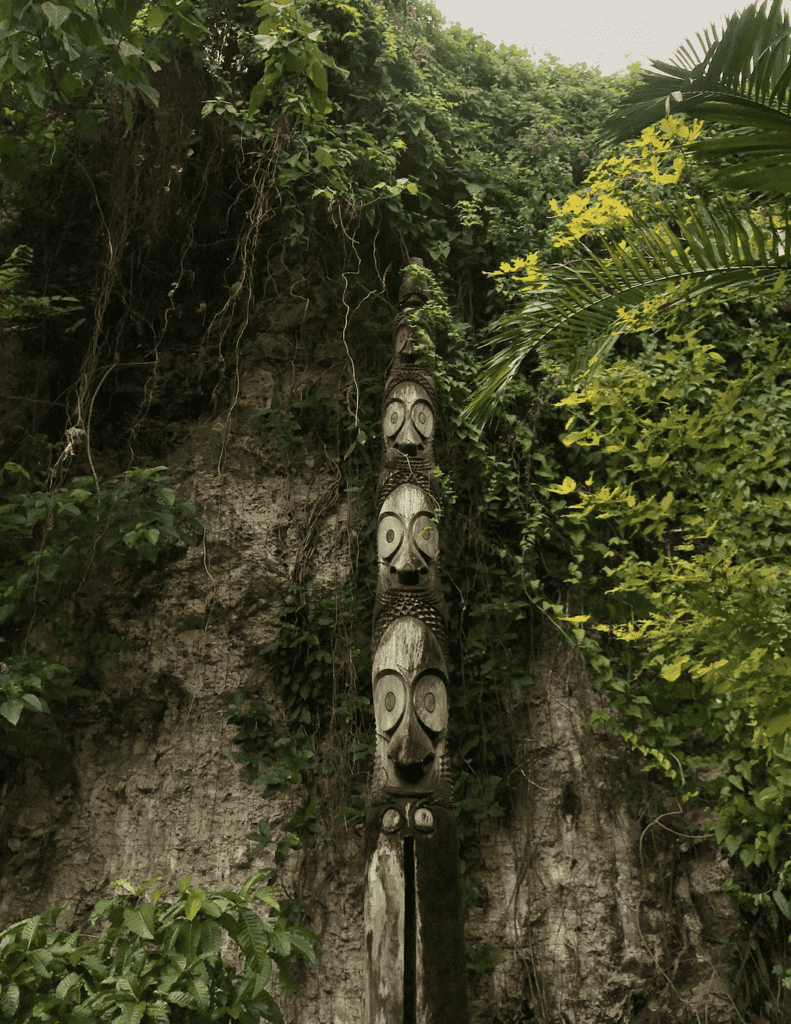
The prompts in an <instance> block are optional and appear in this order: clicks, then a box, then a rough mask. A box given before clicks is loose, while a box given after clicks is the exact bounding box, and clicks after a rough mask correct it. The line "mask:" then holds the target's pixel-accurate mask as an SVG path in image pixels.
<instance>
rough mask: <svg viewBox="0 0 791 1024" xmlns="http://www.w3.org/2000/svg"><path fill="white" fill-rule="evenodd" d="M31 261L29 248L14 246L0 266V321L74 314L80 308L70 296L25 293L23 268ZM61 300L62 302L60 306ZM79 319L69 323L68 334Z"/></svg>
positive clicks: (78, 324) (77, 324)
mask: <svg viewBox="0 0 791 1024" xmlns="http://www.w3.org/2000/svg"><path fill="white" fill-rule="evenodd" d="M32 262H33V250H32V249H31V248H30V246H28V245H18V246H17V247H16V249H14V251H13V252H12V253H11V255H10V256H9V257H8V259H7V260H6V261H5V262H4V263H3V265H2V266H0V320H6V321H11V322H13V323H18V322H20V321H22V322H24V321H28V320H38V319H43V318H45V317H53V316H63V314H69V313H77V312H79V310H80V309H81V308H82V307H81V306H80V305H79V303H78V302H77V299H75V298H74V297H73V296H70V295H51V296H44V295H25V294H24V291H25V282H26V279H27V267H29V266H30V264H31V263H32ZM61 303H62V305H61ZM81 323H82V320H79V321H77V322H76V323H74V324H72V325H71V326H69V327H68V328H67V329H66V330H67V332H68V333H70V332H72V331H74V330H76V328H77V327H79V326H80V324H81Z"/></svg>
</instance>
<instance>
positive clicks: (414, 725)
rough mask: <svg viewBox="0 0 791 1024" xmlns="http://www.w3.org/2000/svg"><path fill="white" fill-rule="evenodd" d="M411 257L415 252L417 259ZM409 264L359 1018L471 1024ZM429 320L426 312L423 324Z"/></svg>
mask: <svg viewBox="0 0 791 1024" xmlns="http://www.w3.org/2000/svg"><path fill="white" fill-rule="evenodd" d="M420 262H421V261H420V260H413V263H418V264H419V263H420ZM413 274H414V272H413V271H409V272H407V273H405V276H404V279H403V284H402V289H401V296H400V299H399V302H400V307H401V312H400V313H399V314H398V315H397V317H396V319H395V324H394V328H393V348H394V352H393V367H394V369H393V370H392V372H391V373H390V375H389V376H388V378H387V382H386V384H385V388H384V399H383V403H382V420H381V422H382V449H383V455H382V463H381V468H380V472H379V478H378V481H377V485H376V504H377V527H376V538H377V560H378V565H379V575H378V581H377V588H376V604H375V607H374V621H373V638H372V653H373V666H372V668H373V671H372V677H373V678H372V684H373V687H372V689H373V710H374V717H375V719H376V750H375V755H374V770H373V778H372V781H371V806H370V809H369V811H368V815H367V817H366V824H365V837H366V889H365V945H366V949H367V956H366V960H365V965H366V973H365V983H364V993H365V995H364V1000H363V1024H397V1022H399V1021H402V1022H406V1021H409V1022H417V1021H420V1022H426V1024H428V1022H429V1021H431V1022H440V1021H441V1022H443V1024H444V1022H445V1021H447V1022H451V1021H452V1022H453V1024H467V1021H468V1013H467V996H466V975H465V957H464V941H463V929H462V921H461V898H460V885H459V862H458V844H457V839H456V826H455V814H454V810H453V785H452V780H451V771H450V761H449V758H448V755H447V752H446V743H447V731H448V690H449V688H450V679H449V675H448V643H447V616H446V612H445V603H444V600H443V595H442V587H441V585H440V582H439V556H440V550H441V542H442V538H441V536H440V534H441V529H440V526H439V524H438V523H437V508H438V503H437V498H438V496H439V490H440V489H439V481H438V479H437V476H436V475H435V474H434V472H433V470H434V430H435V420H436V412H437V408H436V391H435V385H434V376H433V374H432V373H431V372H430V371H429V370H427V369H425V368H424V367H419V366H416V365H415V360H416V359H417V354H416V352H415V349H414V341H415V332H414V331H413V330H412V328H411V327H410V325H409V323H408V319H409V316H410V313H412V312H414V310H415V309H420V308H421V306H423V304H424V303H425V302H426V301H427V300H428V299H430V298H431V296H430V294H429V292H428V289H427V287H426V284H425V282H422V281H420V280H419V278H418V276H417V275H415V276H413ZM425 326H426V327H428V328H429V333H430V335H431V336H432V337H433V334H432V333H431V328H430V325H429V324H428V323H426V324H425Z"/></svg>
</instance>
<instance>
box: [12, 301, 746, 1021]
mask: <svg viewBox="0 0 791 1024" xmlns="http://www.w3.org/2000/svg"><path fill="white" fill-rule="evenodd" d="M311 303H312V305H311ZM308 306H309V307H310V309H311V310H312V311H318V313H319V315H317V316H316V317H315V319H314V320H312V321H309V324H308V327H307V328H306V327H305V322H306V318H305V313H306V306H305V301H304V300H300V302H283V303H282V304H281V305H280V306H273V307H272V308H271V309H269V310H268V311H267V312H266V318H265V319H264V318H262V330H261V331H260V333H259V335H258V337H257V338H256V340H255V343H254V344H253V345H252V346H251V350H250V351H251V352H254V353H256V355H255V356H249V357H243V358H241V359H240V363H239V366H238V372H237V375H236V378H235V384H234V389H233V394H232V398H231V402H230V405H231V408H230V411H227V412H221V413H219V414H217V415H209V414H207V415H204V416H203V417H202V418H200V419H198V420H197V421H194V422H185V423H182V424H180V425H177V428H176V429H175V431H174V438H173V441H172V443H171V444H169V447H168V448H167V450H162V452H161V457H160V461H161V462H162V463H166V464H167V465H168V466H169V469H170V479H171V483H172V486H174V487H175V488H176V489H177V491H178V492H179V494H180V496H181V497H183V498H184V499H187V500H190V501H192V502H194V503H195V504H196V505H197V507H198V509H199V512H200V514H201V515H202V516H203V517H204V518H205V519H207V520H208V521H209V522H211V523H212V524H213V532H212V533H211V534H208V535H207V536H206V537H205V539H204V542H203V544H202V545H200V546H197V547H195V548H191V549H186V550H184V551H183V553H182V554H181V556H180V557H178V558H177V559H174V560H172V561H170V562H168V563H167V564H163V565H161V566H158V567H156V568H155V569H154V570H153V571H151V572H149V573H148V574H147V575H142V576H136V577H134V578H132V577H131V576H124V577H123V578H121V577H118V578H108V579H104V580H101V579H98V580H95V581H93V583H92V585H91V588H90V589H89V590H84V591H82V592H81V593H79V594H78V595H76V597H75V601H74V616H75V620H77V619H79V617H80V616H81V615H83V614H85V613H86V610H87V609H90V608H93V609H95V608H96V607H97V606H100V607H101V609H102V613H103V616H104V618H105V620H106V621H107V623H108V624H109V626H110V627H111V629H112V630H114V631H116V632H117V633H118V634H120V635H121V636H123V637H124V638H125V640H126V641H127V645H126V647H125V649H123V650H121V651H120V652H117V653H115V654H113V655H111V656H108V657H107V658H106V659H105V663H104V666H103V668H104V672H105V677H106V686H105V689H104V695H105V698H106V699H104V698H103V700H102V701H101V702H100V703H98V704H97V705H95V706H94V707H93V708H91V709H89V710H87V711H86V712H85V715H84V718H83V719H82V720H81V721H79V722H77V723H74V726H73V735H72V736H71V737H70V750H71V755H70V756H69V757H68V758H64V757H63V755H62V754H61V753H57V754H54V753H53V754H52V755H51V756H49V757H48V756H47V753H46V751H45V752H44V756H42V757H41V758H40V759H38V760H36V761H34V762H32V763H30V764H27V765H26V766H25V767H24V769H21V768H20V769H19V770H18V771H17V773H16V774H15V775H14V776H13V777H11V778H10V779H9V780H8V781H7V782H6V784H5V785H4V786H3V789H2V792H1V793H0V851H1V852H2V863H0V927H5V926H6V925H7V924H8V923H10V922H11V921H13V920H16V919H18V918H20V917H24V916H28V915H31V914H33V913H37V912H39V911H42V910H44V909H47V908H49V907H51V906H54V905H58V904H61V903H64V902H68V903H69V904H70V907H71V909H70V911H69V914H68V916H67V917H65V918H64V919H63V922H64V924H68V923H69V921H74V922H76V923H78V924H80V925H84V924H85V922H86V920H87V915H88V911H89V909H90V908H91V907H92V906H93V904H94V903H95V902H96V900H98V899H99V898H100V897H101V896H102V895H104V890H105V887H106V885H107V883H108V882H109V881H110V880H112V879H114V878H118V877H129V878H131V879H133V880H134V881H136V882H141V881H143V880H144V879H146V878H148V877H149V876H150V875H153V874H161V875H163V876H164V883H165V885H173V884H175V881H176V880H177V879H178V878H179V877H181V876H184V875H192V876H193V878H194V879H195V881H196V883H197V884H201V885H204V886H206V887H208V888H224V887H229V886H237V885H239V884H240V883H241V881H242V880H243V879H244V878H245V877H247V876H248V875H249V874H250V873H251V871H252V870H253V868H254V867H262V866H266V854H264V855H263V856H262V857H260V858H258V859H257V860H256V861H255V863H252V862H251V860H250V856H249V851H250V843H249V842H248V841H247V840H246V839H245V835H246V834H247V833H248V832H250V831H251V830H252V829H253V827H254V826H255V823H256V822H257V821H258V820H259V819H260V818H261V817H268V818H269V820H270V821H271V822H272V823H273V828H274V830H275V832H277V829H278V827H280V828H281V829H282V826H283V824H284V822H285V821H286V819H287V817H288V815H289V813H290V810H291V807H292V804H293V799H292V797H290V796H289V795H281V796H278V797H276V798H274V799H272V800H269V801H266V802H265V801H263V800H262V797H261V788H260V786H256V785H255V784H254V783H252V782H250V781H249V779H248V778H247V775H246V772H245V770H244V768H243V767H242V766H240V765H238V764H236V763H234V762H233V761H232V759H231V755H232V751H233V748H232V741H233V738H234V730H233V728H232V727H230V726H229V725H228V723H227V720H226V718H225V717H224V715H223V712H224V711H226V709H227V708H228V706H229V704H230V703H231V698H232V695H233V694H234V693H236V692H238V691H240V690H245V691H247V692H253V693H255V694H257V695H259V696H260V697H261V698H262V699H264V700H267V701H268V702H270V703H272V704H273V705H277V702H278V700H279V699H280V698H279V696H278V688H277V683H278V680H276V679H273V678H271V677H270V675H269V673H268V671H267V669H266V668H265V667H264V664H263V662H262V659H261V656H260V648H261V646H262V645H263V644H266V643H268V642H269V641H271V640H273V639H274V638H275V636H276V635H277V632H278V628H279V619H278V610H279V609H280V608H281V607H282V606H283V605H284V604H285V603H286V602H287V601H288V600H289V599H290V598H289V594H290V587H291V585H292V583H293V582H294V581H295V580H302V579H304V578H306V577H307V576H310V578H312V579H313V580H314V583H315V589H314V594H317V595H327V594H331V593H333V592H338V591H339V590H340V588H341V587H342V585H343V583H344V582H345V580H346V579H347V578H348V576H349V573H350V567H351V564H352V558H353V557H354V553H355V550H356V545H357V543H358V540H357V533H358V531H357V528H356V523H357V516H358V512H359V506H358V505H355V504H354V500H355V496H354V495H347V494H344V493H342V488H341V487H340V486H339V481H340V472H339V468H338V467H339V460H340V455H341V454H342V452H340V453H339V451H338V450H335V449H333V448H332V447H331V446H329V445H327V444H324V443H319V442H316V443H310V442H309V443H306V444H304V445H302V446H300V447H299V448H298V450H297V451H296V452H292V453H291V454H290V455H289V457H288V459H285V458H284V457H283V455H282V453H281V452H280V450H279V448H278V445H277V444H276V438H275V437H274V436H273V432H272V430H271V429H269V430H264V429H261V428H260V426H257V425H256V423H257V421H255V420H251V416H252V415H253V413H254V412H256V411H258V410H263V409H267V408H269V407H270V406H271V404H272V401H273V398H274V396H275V395H276V393H277V394H278V395H282V396H291V397H292V398H293V397H298V396H299V395H300V393H301V391H300V389H301V388H304V386H305V384H306V383H307V382H309V383H311V384H315V382H317V381H319V380H320V381H321V386H322V388H323V390H324V393H325V394H326V395H327V396H329V397H330V398H331V399H334V400H338V401H345V400H346V396H347V394H348V389H349V388H350V386H351V385H352V377H351V367H350V365H349V363H348V360H347V359H346V356H345V349H344V344H343V339H342V337H341V329H340V327H339V326H333V323H332V318H331V317H330V318H329V319H328V317H327V315H326V310H327V308H328V307H329V301H328V299H327V298H326V296H324V297H322V296H320V295H317V296H314V297H312V298H311V300H310V301H309V302H308ZM310 324H313V326H312V327H311V326H310ZM300 325H301V327H300ZM264 326H265V327H266V329H264ZM297 327H300V334H299V343H298V344H296V343H295V341H294V331H295V330H296V329H297ZM383 362H384V357H383ZM382 374H383V370H382ZM438 456H439V458H440V459H441V453H438ZM443 544H444V545H445V547H448V546H449V545H450V544H452V538H450V537H445V538H443ZM524 643H525V647H526V648H532V652H533V653H532V667H531V673H532V675H533V678H534V679H535V685H534V686H532V687H528V688H526V689H523V690H521V691H519V693H518V694H515V695H513V696H512V697H510V698H509V700H510V704H509V707H508V709H507V710H508V713H509V714H508V721H509V722H510V729H511V731H512V736H511V737H510V740H511V748H512V749H513V750H514V751H515V752H516V753H515V759H514V765H515V767H514V769H513V772H512V775H511V778H510V779H509V786H510V793H511V802H510V807H509V809H508V811H507V813H506V815H505V816H504V817H502V818H500V819H497V820H496V821H492V820H490V821H488V822H487V823H485V825H483V826H482V827H481V829H480V832H479V834H478V835H477V836H475V837H472V839H470V840H468V842H467V845H466V847H465V852H464V856H465V859H466V864H467V877H468V880H469V882H470V883H471V884H472V885H473V886H474V887H475V888H477V889H478V890H479V892H480V894H481V900H480V901H479V905H478V906H475V907H473V908H472V909H471V910H470V911H469V914H468V918H467V922H466V942H467V945H468V946H470V947H477V952H475V951H474V952H473V954H472V957H471V960H472V963H473V966H474V967H475V968H478V970H473V971H472V972H471V974H470V999H471V1007H472V1018H473V1020H474V1021H476V1022H480V1024H494V1022H499V1024H517V1022H522V1021H540V1022H543V1024H550V1022H552V1024H554V1022H565V1024H571V1022H573V1024H603V1022H607V1021H613V1022H616V1021H618V1022H628V1024H638V1022H639V1024H649V1022H651V1024H671V1022H679V1024H681V1022H686V1021H704V1020H705V1021H707V1022H709V1024H715V1022H724V1021H728V1020H730V1019H731V1018H732V1017H733V1016H734V1015H735V1014H734V1011H733V1008H732V1003H731V1001H730V999H729V996H728V994H727V988H726V985H725V982H724V980H723V979H724V968H725V967H726V965H725V964H724V963H723V962H722V959H721V958H722V955H723V954H722V950H723V948H724V947H723V946H722V939H723V938H724V937H725V936H726V935H727V934H729V933H730V931H732V929H733V928H734V927H735V922H734V920H733V918H732V916H731V912H730V909H729V905H728V901H727V898H726V896H725V895H724V893H723V892H722V889H721V884H720V881H721V878H722V876H723V873H724V871H725V866H724V865H722V864H720V863H718V862H717V860H716V855H715V847H714V845H713V843H711V842H705V841H704V842H701V843H699V844H698V845H692V844H691V842H690V840H689V839H688V838H687V836H686V834H685V827H686V826H688V825H690V824H693V823H695V824H699V823H700V820H701V819H702V818H703V817H705V812H704V811H703V810H699V809H696V808H695V807H693V806H691V805H690V806H686V807H684V808H682V807H681V806H679V805H678V804H676V803H675V802H674V801H673V799H672V797H671V796H670V795H669V793H664V794H663V793H662V792H661V790H660V789H659V788H658V787H657V786H656V785H654V786H651V787H649V786H648V784H647V782H646V776H644V775H641V774H640V773H639V770H638V767H637V766H636V765H635V763H634V755H632V754H631V753H629V752H628V751H627V750H626V749H625V747H624V746H623V745H622V744H620V741H615V740H614V739H612V738H611V737H605V736H600V735H594V734H593V733H592V732H591V731H590V730H588V729H587V728H586V726H585V722H586V720H587V718H588V717H589V714H590V712H591V710H592V709H593V707H594V706H595V704H596V701H597V700H598V699H599V698H598V696H597V694H596V693H595V691H594V690H593V688H592V686H591V684H590V682H589V680H588V677H587V674H586V671H585V666H584V663H583V661H582V658H581V656H580V655H579V652H577V651H576V650H575V649H573V648H571V647H569V646H568V644H567V643H566V641H565V640H564V639H563V638H562V637H556V636H554V635H552V634H551V633H548V632H547V633H544V634H542V635H539V636H537V637H527V636H526V637H525V639H524ZM450 701H451V709H452V705H453V693H452V687H451V692H450ZM451 714H452V710H451ZM663 801H664V802H663ZM649 809H650V810H649ZM363 871H364V856H363V835H362V826H361V825H358V826H357V827H350V828H349V829H344V828H343V827H340V828H337V829H336V830H335V831H334V832H332V833H329V834H328V837H327V839H326V841H325V842H324V843H323V845H321V846H319V847H317V848H314V849H310V850H307V851H304V852H302V853H300V854H295V855H293V857H292V863H291V864H290V866H289V869H288V871H287V873H286V876H285V878H284V884H285V887H286V889H287V891H288V892H289V894H291V895H299V896H301V897H302V899H304V901H305V903H306V905H307V911H308V918H307V921H306V923H307V924H308V926H309V927H311V928H312V929H313V930H314V931H315V932H316V933H317V934H318V935H319V937H320V947H319V960H318V966H317V967H316V968H314V969H310V968H308V967H307V966H305V967H302V968H300V969H299V971H300V973H299V975H298V979H297V994H296V996H295V998H294V999H293V1001H291V1002H290V1003H288V1004H287V1006H286V1007H285V1016H286V1019H287V1020H289V1021H292V1022H293V1024H356V1022H358V1021H359V1020H360V1014H361V983H362V966H363V950H362V943H363V916H362V915H363ZM485 947H493V948H495V949H496V950H499V952H500V954H501V957H499V958H498V957H496V956H492V957H487V954H486V949H485ZM497 959H502V962H501V963H495V961H496V960H497ZM484 968H486V969H484Z"/></svg>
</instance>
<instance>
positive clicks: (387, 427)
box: [382, 401, 430, 437]
mask: <svg viewBox="0 0 791 1024" xmlns="http://www.w3.org/2000/svg"><path fill="white" fill-rule="evenodd" d="M429 411H430V410H429ZM405 418H406V410H405V409H404V403H403V402H398V401H394V402H388V403H387V408H386V409H385V414H384V419H383V421H382V423H383V428H384V432H385V434H386V435H387V436H388V437H395V435H396V434H397V433H398V431H399V430H400V429H401V427H402V426H403V425H404V419H405Z"/></svg>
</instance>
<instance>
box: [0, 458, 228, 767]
mask: <svg viewBox="0 0 791 1024" xmlns="http://www.w3.org/2000/svg"><path fill="white" fill-rule="evenodd" d="M164 471H165V467H164V466H157V467H155V468H151V469H133V470H129V471H127V472H126V473H124V474H123V475H122V476H121V477H111V478H108V479H105V480H100V479H98V478H95V477H75V478H74V479H73V480H72V481H71V483H70V484H69V486H67V487H60V488H57V489H54V490H51V489H48V488H47V487H46V483H45V481H44V480H42V479H38V478H36V477H35V476H33V475H31V474H30V473H28V472H27V470H25V469H24V468H23V467H22V466H20V465H18V464H17V463H13V462H9V463H6V464H5V466H4V467H3V470H2V475H1V476H0V536H1V537H2V540H0V627H2V629H3V634H4V643H5V650H4V658H3V670H2V674H0V715H2V720H1V721H0V735H2V736H3V741H4V756H5V759H6V760H8V759H9V758H15V757H18V756H21V753H22V752H23V751H24V750H25V748H26V746H28V745H29V744H30V743H31V742H34V741H35V733H36V730H35V727H34V726H32V725H30V723H28V721H27V720H28V718H29V716H30V715H31V714H35V713H45V714H49V712H50V705H51V704H52V703H62V702H64V701H69V700H72V699H75V698H79V697H86V696H88V695H90V694H91V693H92V692H93V689H86V688H85V686H81V685H76V684H75V679H78V680H79V679H80V677H81V676H82V675H83V674H84V673H85V672H86V670H87V666H88V660H89V657H87V656H89V655H90V650H88V651H86V649H85V646H84V643H83V641H81V640H80V638H79V637H74V635H73V625H72V622H71V618H70V615H69V611H68V609H69V608H70V607H71V601H72V600H73V599H74V597H75V595H76V592H77V591H78V589H79V587H80V586H81V585H82V584H83V583H85V582H86V581H87V580H88V579H89V578H90V575H91V573H92V572H95V571H96V570H97V569H98V568H99V567H100V566H102V567H104V568H105V569H111V568H112V569H121V568H125V567H129V566H131V565H134V564H137V563H139V562H140V560H141V559H142V560H144V561H147V562H150V563H153V562H156V560H157V557H158V555H159V553H160V552H161V551H162V550H163V549H164V548H165V547H166V546H168V545H170V544H173V543H177V542H178V543H193V537H194V532H195V531H203V530H208V529H210V527H209V525H208V523H205V522H204V521H203V520H202V519H201V518H200V517H199V516H198V515H197V512H196V510H195V507H194V505H191V504H190V503H189V502H183V501H182V500H181V499H180V498H178V497H177V496H176V494H175V492H174V491H172V490H171V489H170V488H169V487H167V478H166V477H165V476H164ZM40 621H42V622H46V624H47V628H48V629H49V630H51V631H53V632H54V633H55V635H56V636H57V637H59V638H60V639H61V646H62V654H61V655H60V656H59V657H52V656H51V655H46V656H45V655H44V654H42V653H39V652H36V651H33V650H28V638H29V636H30V634H31V631H32V630H33V628H34V626H35V624H36V623H37V622H40ZM93 639H94V647H95V646H96V642H97V641H96V638H93ZM86 655H87V656H86ZM67 666H68V667H67ZM26 713H27V714H26ZM23 715H24V719H25V721H24V722H23V723H22V724H21V725H20V719H21V718H22V716H23ZM17 730H19V732H18V731H17ZM31 730H32V731H31Z"/></svg>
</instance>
